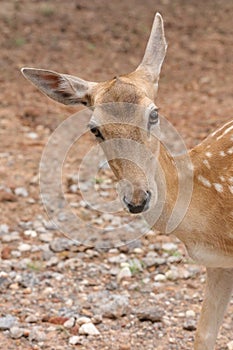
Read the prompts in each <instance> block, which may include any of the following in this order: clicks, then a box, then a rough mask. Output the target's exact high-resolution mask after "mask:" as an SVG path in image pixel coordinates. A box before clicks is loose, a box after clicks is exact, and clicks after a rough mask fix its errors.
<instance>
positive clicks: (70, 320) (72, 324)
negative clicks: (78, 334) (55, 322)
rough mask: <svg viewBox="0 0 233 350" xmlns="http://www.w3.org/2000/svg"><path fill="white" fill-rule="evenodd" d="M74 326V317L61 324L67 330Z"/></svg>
mask: <svg viewBox="0 0 233 350" xmlns="http://www.w3.org/2000/svg"><path fill="white" fill-rule="evenodd" d="M74 325H75V318H74V317H71V318H69V320H67V321H66V322H65V323H64V324H63V326H64V327H65V328H67V329H69V328H72V327H74Z"/></svg>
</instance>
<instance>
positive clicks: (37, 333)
mask: <svg viewBox="0 0 233 350" xmlns="http://www.w3.org/2000/svg"><path fill="white" fill-rule="evenodd" d="M45 339H46V334H45V333H44V332H42V331H41V330H39V329H38V328H34V329H32V330H31V332H30V334H29V341H33V340H34V341H37V342H42V341H44V340H45Z"/></svg>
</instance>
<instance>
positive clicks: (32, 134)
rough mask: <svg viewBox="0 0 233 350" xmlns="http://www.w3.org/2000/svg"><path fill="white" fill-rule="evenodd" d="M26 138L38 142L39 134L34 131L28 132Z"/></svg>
mask: <svg viewBox="0 0 233 350" xmlns="http://www.w3.org/2000/svg"><path fill="white" fill-rule="evenodd" d="M26 136H27V137H28V138H29V139H32V140H36V139H37V138H38V134H37V133H36V132H33V131H31V132H28V133H27V134H26Z"/></svg>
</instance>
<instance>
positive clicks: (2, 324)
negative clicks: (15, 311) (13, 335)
mask: <svg viewBox="0 0 233 350" xmlns="http://www.w3.org/2000/svg"><path fill="white" fill-rule="evenodd" d="M15 323H16V318H15V317H14V316H11V315H6V316H5V317H0V330H6V329H10V328H11V327H13V325H14V324H15Z"/></svg>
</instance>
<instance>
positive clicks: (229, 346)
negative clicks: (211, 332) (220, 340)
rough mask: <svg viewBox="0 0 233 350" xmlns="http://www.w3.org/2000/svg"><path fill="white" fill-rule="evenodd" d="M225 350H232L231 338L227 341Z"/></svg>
mask: <svg viewBox="0 0 233 350" xmlns="http://www.w3.org/2000/svg"><path fill="white" fill-rule="evenodd" d="M227 350H233V340H231V341H230V342H229V343H227Z"/></svg>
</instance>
